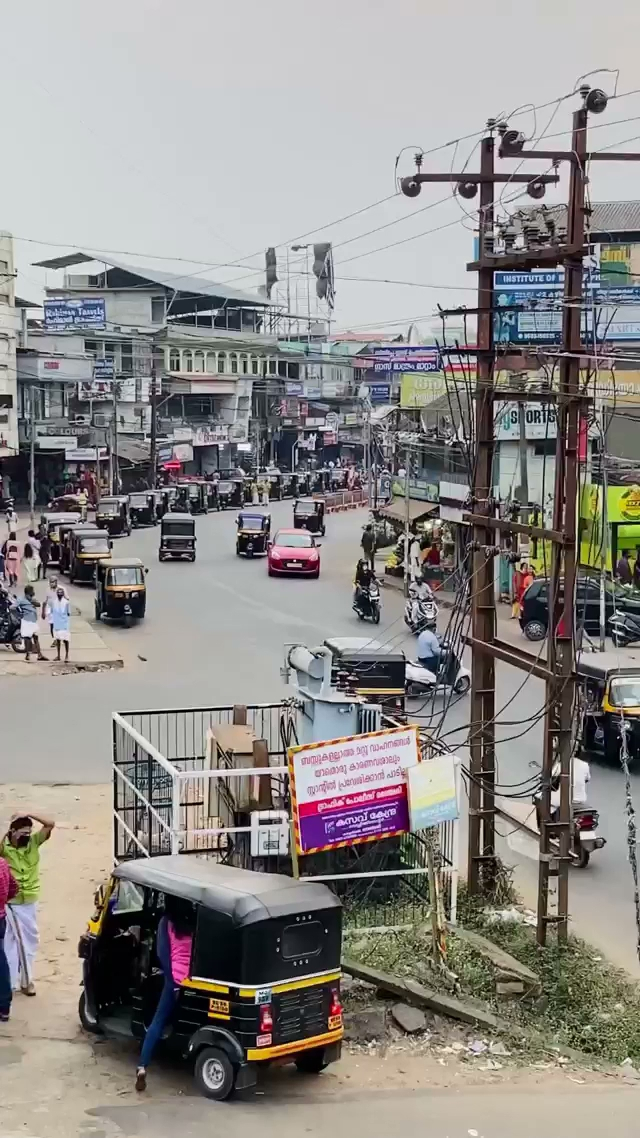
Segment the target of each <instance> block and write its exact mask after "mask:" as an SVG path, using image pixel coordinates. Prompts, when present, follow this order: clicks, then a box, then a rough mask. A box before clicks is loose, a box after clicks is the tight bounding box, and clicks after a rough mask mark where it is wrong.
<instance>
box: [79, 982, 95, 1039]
mask: <svg viewBox="0 0 640 1138" xmlns="http://www.w3.org/2000/svg"><path fill="white" fill-rule="evenodd" d="M78 1016H79V1018H80V1023H81V1024H82V1026H83V1028H84V1030H85V1031H88V1032H89V1034H90V1035H100V1027H99V1026H98V1024H97V1023H94V1022H93V1021H92V1020H90V1019H89V1017H88V1016H87V997H86V993H85V992H84V990H83V991H82V994H81V996H80V999H79V1001H78Z"/></svg>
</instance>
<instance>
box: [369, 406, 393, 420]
mask: <svg viewBox="0 0 640 1138" xmlns="http://www.w3.org/2000/svg"><path fill="white" fill-rule="evenodd" d="M397 410H398V404H397V403H384V404H383V405H382V406H381V407H373V408H372V411H371V415H370V416H369V417H370V420H371V422H372V423H383V422H384V420H385V419H387V418H388V417H389V415H390V414H391V412H392V411H397Z"/></svg>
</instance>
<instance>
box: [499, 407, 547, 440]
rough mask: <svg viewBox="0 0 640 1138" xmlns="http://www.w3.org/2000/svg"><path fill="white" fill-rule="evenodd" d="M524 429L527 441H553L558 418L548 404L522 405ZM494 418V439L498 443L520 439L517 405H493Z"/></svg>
mask: <svg viewBox="0 0 640 1138" xmlns="http://www.w3.org/2000/svg"><path fill="white" fill-rule="evenodd" d="M523 406H524V428H525V438H527V439H555V437H556V435H557V433H558V432H557V422H558V416H557V412H556V408H555V407H554V406H552V405H551V404H549V403H536V404H531V403H527V404H523ZM494 407H495V411H494V415H495V418H496V428H495V437H496V439H498V440H499V441H500V442H518V441H519V439H520V409H519V407H518V404H517V403H499V404H497V405H496V404H494Z"/></svg>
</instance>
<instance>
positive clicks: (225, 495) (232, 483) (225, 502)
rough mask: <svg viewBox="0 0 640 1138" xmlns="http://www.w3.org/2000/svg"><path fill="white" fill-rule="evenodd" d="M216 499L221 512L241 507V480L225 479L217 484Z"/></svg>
mask: <svg viewBox="0 0 640 1138" xmlns="http://www.w3.org/2000/svg"><path fill="white" fill-rule="evenodd" d="M218 499H219V502H220V509H221V510H228V509H230V508H233V507H234V506H237V507H240V506H242V504H243V502H244V487H243V480H242V478H225V479H222V480H221V481H220V482H218Z"/></svg>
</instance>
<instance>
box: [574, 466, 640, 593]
mask: <svg viewBox="0 0 640 1138" xmlns="http://www.w3.org/2000/svg"><path fill="white" fill-rule="evenodd" d="M604 507H605V503H604V490H603V487H602V486H598V485H595V484H593V483H592V484H590V485H587V486H585V487H584V489H583V491H582V498H581V502H580V563H581V564H582V565H589V566H591V567H592V568H596V569H599V568H600V565H601V560H602V550H603V546H604V552H605V558H606V566H607V569H608V570H609V571H610V572H613V570H614V568H615V565H616V563H617V561H618V559H619V557H620V555H621V553H622V551H623V549H628V550H630V551H631V553H632V559H633V560H635V558H636V550H637V549H639V548H640V486H638V485H632V486H610V487H609V488H608V492H607V500H606V508H604Z"/></svg>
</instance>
